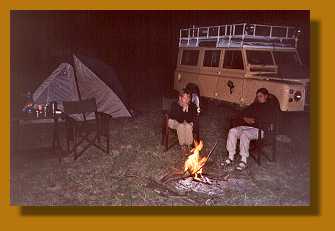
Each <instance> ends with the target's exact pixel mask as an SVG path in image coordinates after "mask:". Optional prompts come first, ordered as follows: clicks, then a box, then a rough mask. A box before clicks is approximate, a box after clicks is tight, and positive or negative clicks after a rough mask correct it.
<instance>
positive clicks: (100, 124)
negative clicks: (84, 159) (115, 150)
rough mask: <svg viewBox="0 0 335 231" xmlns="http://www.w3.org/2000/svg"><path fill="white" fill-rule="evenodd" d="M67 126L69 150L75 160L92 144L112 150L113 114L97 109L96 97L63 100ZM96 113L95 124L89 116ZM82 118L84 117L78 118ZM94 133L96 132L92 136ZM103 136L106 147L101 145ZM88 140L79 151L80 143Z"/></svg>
mask: <svg viewBox="0 0 335 231" xmlns="http://www.w3.org/2000/svg"><path fill="white" fill-rule="evenodd" d="M63 107H64V113H65V126H66V141H67V150H68V152H69V153H70V154H72V153H73V154H74V160H76V159H77V158H78V157H79V156H81V155H82V154H83V153H84V152H85V151H86V150H87V149H88V148H89V147H90V146H95V147H97V148H99V149H100V150H102V151H104V152H105V153H107V154H108V153H109V150H110V136H109V122H110V119H111V116H110V115H108V114H106V113H103V112H98V111H97V104H96V100H95V98H92V99H87V100H81V101H68V102H63ZM92 113H93V115H94V119H95V126H94V127H92V125H93V124H92V123H91V121H88V120H87V117H88V116H90V115H92ZM78 117H79V118H82V119H78ZM92 133H95V134H94V136H93V138H92ZM101 137H104V138H105V139H106V148H104V147H102V146H101ZM84 141H86V143H87V145H86V146H84V147H83V149H82V150H81V151H80V152H79V153H77V148H78V146H79V145H81V144H82V143H84ZM71 144H72V145H71Z"/></svg>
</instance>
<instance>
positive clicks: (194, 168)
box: [184, 140, 207, 180]
mask: <svg viewBox="0 0 335 231" xmlns="http://www.w3.org/2000/svg"><path fill="white" fill-rule="evenodd" d="M194 144H195V147H194V148H193V149H192V150H191V153H192V154H191V155H189V156H188V157H187V160H186V161H185V165H184V171H185V172H189V173H190V174H191V175H192V176H193V178H194V179H196V180H200V179H201V177H202V175H201V174H202V166H203V165H204V164H205V162H206V160H207V157H202V158H200V151H201V149H202V148H203V146H204V144H203V142H202V140H200V142H199V143H198V142H196V141H194Z"/></svg>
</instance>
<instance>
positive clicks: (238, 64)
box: [223, 50, 244, 70]
mask: <svg viewBox="0 0 335 231" xmlns="http://www.w3.org/2000/svg"><path fill="white" fill-rule="evenodd" d="M223 68H230V69H242V70H243V69H244V67H243V59H242V53H241V51H240V50H226V51H225V54H224V62H223Z"/></svg>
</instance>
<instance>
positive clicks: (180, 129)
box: [168, 119, 186, 145]
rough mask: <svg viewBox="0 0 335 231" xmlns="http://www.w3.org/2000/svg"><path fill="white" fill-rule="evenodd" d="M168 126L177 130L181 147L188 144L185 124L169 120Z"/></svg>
mask: <svg viewBox="0 0 335 231" xmlns="http://www.w3.org/2000/svg"><path fill="white" fill-rule="evenodd" d="M168 126H169V128H172V129H174V130H177V135H178V142H179V144H180V145H184V144H186V141H185V126H184V124H183V123H179V122H178V121H176V120H173V119H169V121H168Z"/></svg>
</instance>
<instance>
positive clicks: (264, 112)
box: [224, 88, 279, 170]
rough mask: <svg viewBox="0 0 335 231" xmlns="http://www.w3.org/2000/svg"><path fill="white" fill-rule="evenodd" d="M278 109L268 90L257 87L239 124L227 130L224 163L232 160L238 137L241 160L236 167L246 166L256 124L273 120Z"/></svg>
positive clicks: (242, 167) (256, 136) (256, 133)
mask: <svg viewBox="0 0 335 231" xmlns="http://www.w3.org/2000/svg"><path fill="white" fill-rule="evenodd" d="M278 110H279V109H278V107H277V105H275V104H273V103H272V102H270V100H269V92H268V90H267V89H266V88H260V89H258V90H257V92H256V99H255V102H254V103H252V104H251V105H250V106H248V107H247V108H246V109H245V110H243V111H242V114H241V121H240V124H239V126H236V127H234V128H231V129H230V130H229V134H228V138H227V145H226V148H227V151H228V153H229V155H228V158H227V159H226V160H225V163H224V165H230V164H231V163H232V162H233V161H234V157H235V153H236V143H237V139H240V155H241V162H240V163H239V165H238V166H237V167H236V169H237V170H243V169H245V168H246V167H247V158H248V157H249V144H250V140H256V139H258V128H257V125H258V124H259V123H260V122H261V123H271V122H273V121H274V118H275V116H276V113H278ZM263 136H264V131H261V137H262V138H263Z"/></svg>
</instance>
